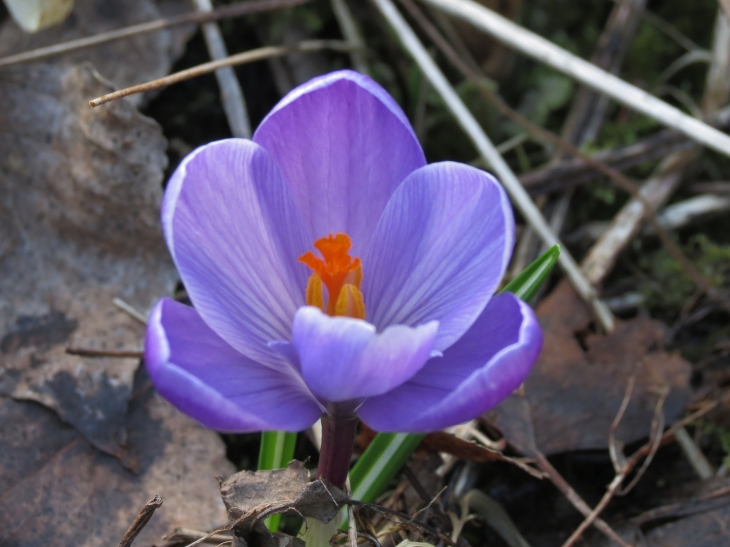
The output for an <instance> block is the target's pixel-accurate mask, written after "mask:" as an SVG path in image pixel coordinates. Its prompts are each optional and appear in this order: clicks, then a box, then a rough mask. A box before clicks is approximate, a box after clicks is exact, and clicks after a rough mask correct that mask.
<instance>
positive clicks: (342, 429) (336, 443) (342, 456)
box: [317, 404, 358, 489]
mask: <svg viewBox="0 0 730 547" xmlns="http://www.w3.org/2000/svg"><path fill="white" fill-rule="evenodd" d="M327 410H328V413H327V414H325V415H323V416H322V450H321V451H320V455H319V467H318V468H317V477H318V478H324V479H327V480H328V481H329V482H331V483H332V484H333V485H334V486H336V487H337V488H340V489H344V488H345V481H346V480H347V473H348V472H349V470H350V459H351V458H352V447H353V445H354V444H355V433H356V432H357V422H358V419H357V416H356V415H355V413H354V412H352V411H351V410H350V409H348V408H344V405H338V404H333V405H330V407H329V408H328V409H327Z"/></svg>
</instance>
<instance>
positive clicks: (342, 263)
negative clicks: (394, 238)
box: [299, 233, 365, 319]
mask: <svg viewBox="0 0 730 547" xmlns="http://www.w3.org/2000/svg"><path fill="white" fill-rule="evenodd" d="M351 247H352V242H351V241H350V236H348V235H347V234H342V233H340V234H335V235H332V234H330V235H328V236H326V237H322V238H320V239H318V240H317V241H315V242H314V248H315V249H317V250H318V251H319V252H320V254H321V255H322V258H319V257H318V256H316V255H315V254H314V253H313V252H312V251H307V252H306V253H304V254H303V255H302V256H300V257H299V262H302V263H303V264H306V265H307V266H308V267H309V268H311V269H312V271H313V272H314V273H312V275H311V276H309V282H308V283H307V305H308V306H316V307H318V308H319V309H320V310H322V311H323V312H325V313H327V314H328V315H345V316H347V317H355V318H357V319H365V303H364V302H363V299H362V293H361V292H360V283H361V282H362V264H361V262H360V259H359V258H357V257H355V258H353V257H351V256H350V248H351ZM322 286H324V287H327V305H326V307H325V302H324V291H323V289H322Z"/></svg>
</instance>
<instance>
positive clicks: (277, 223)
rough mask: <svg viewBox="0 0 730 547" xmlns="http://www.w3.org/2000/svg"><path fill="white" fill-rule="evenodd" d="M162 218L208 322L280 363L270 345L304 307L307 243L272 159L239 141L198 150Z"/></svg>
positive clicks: (180, 172)
mask: <svg viewBox="0 0 730 547" xmlns="http://www.w3.org/2000/svg"><path fill="white" fill-rule="evenodd" d="M162 222H163V228H164V231H165V238H166V240H167V245H168V247H169V248H170V251H171V252H172V255H173V258H174V260H175V263H176V265H177V268H178V271H179V272H180V276H181V277H182V280H183V283H184V284H185V288H186V289H187V291H188V294H189V295H190V298H191V300H192V301H193V303H194V305H195V308H196V309H197V310H198V312H199V313H200V315H201V317H202V318H203V320H204V321H205V322H206V323H207V324H208V326H210V328H212V329H213V330H214V331H215V332H216V333H217V334H218V335H219V336H221V337H222V338H223V339H224V340H225V341H226V342H228V343H229V344H230V345H232V346H233V347H234V348H235V349H237V350H238V351H240V352H242V353H243V354H245V355H246V356H248V357H250V358H252V359H254V360H256V361H259V362H262V363H264V364H267V365H269V366H276V363H278V362H279V361H280V360H279V359H278V357H276V356H275V352H273V351H272V350H270V349H269V348H268V347H267V346H266V344H267V343H268V342H269V341H271V340H280V339H287V338H289V333H290V330H291V321H292V318H293V317H294V313H295V312H296V310H297V308H299V307H300V306H302V305H303V304H304V291H305V287H306V281H307V269H306V267H305V266H303V265H302V264H299V263H297V257H299V255H301V254H302V253H304V252H305V251H306V250H307V249H308V248H309V247H310V246H311V237H310V236H309V234H308V232H307V230H306V228H305V227H304V224H303V222H302V220H301V216H300V215H299V213H298V211H297V208H296V205H295V204H294V200H293V198H292V196H291V192H290V191H289V188H288V186H287V185H286V183H285V182H284V179H283V177H282V174H281V170H280V169H279V168H278V166H277V165H276V162H275V161H274V159H273V158H272V157H271V155H270V154H269V153H268V152H267V151H266V150H264V149H263V148H261V147H260V146H259V145H257V144H255V143H253V142H251V141H247V140H243V139H229V140H224V141H218V142H214V143H211V144H208V145H206V146H203V147H201V148H198V149H197V150H196V151H194V152H193V153H192V154H190V155H189V156H187V158H185V160H184V161H183V163H182V164H181V165H180V167H178V169H177V170H176V171H175V173H174V174H173V176H172V178H171V180H170V183H169V184H168V187H167V190H166V192H165V198H164V201H163V206H162ZM272 356H274V357H272Z"/></svg>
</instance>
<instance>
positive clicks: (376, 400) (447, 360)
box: [359, 293, 542, 433]
mask: <svg viewBox="0 0 730 547" xmlns="http://www.w3.org/2000/svg"><path fill="white" fill-rule="evenodd" d="M541 347H542V331H541V330H540V325H539V324H538V322H537V319H536V317H535V314H534V313H533V311H532V309H531V308H530V307H529V306H528V305H527V304H525V303H524V302H522V301H521V300H519V299H518V298H517V297H515V296H514V295H512V294H510V293H504V294H500V295H498V296H495V297H494V298H493V299H492V300H491V301H490V302H489V304H487V307H486V308H485V309H484V312H482V314H481V315H480V316H479V318H478V319H477V321H475V322H474V324H473V325H472V327H471V328H470V329H469V330H468V331H467V332H466V333H465V334H464V336H463V337H462V338H461V339H460V340H459V341H458V342H456V343H455V344H454V345H453V346H451V347H450V348H448V349H447V350H446V351H445V352H444V355H443V357H434V358H432V359H430V360H429V361H428V363H426V365H425V366H424V367H423V368H422V369H421V370H420V371H419V372H418V373H417V374H416V375H415V376H414V377H413V378H411V380H409V381H408V382H406V383H405V384H403V385H402V386H400V387H398V388H396V389H394V390H393V391H391V392H390V393H387V394H385V395H382V396H380V397H372V398H370V399H368V400H367V401H365V403H364V404H363V405H362V406H361V407H360V410H359V414H360V416H361V417H362V418H363V420H365V422H367V424H368V425H369V426H370V427H372V428H374V429H376V430H378V431H402V432H410V433H416V432H427V431H435V430H438V429H443V428H445V427H450V426H452V425H456V424H459V423H462V422H465V421H468V420H471V419H472V418H475V417H476V416H479V415H480V414H482V413H483V412H486V411H487V410H489V409H490V408H492V407H494V406H495V405H497V404H498V403H499V402H500V401H502V400H503V399H504V398H506V397H507V396H508V395H509V394H510V393H512V391H514V390H515V389H517V387H519V385H520V384H521V383H522V382H523V381H524V380H525V378H526V377H527V374H528V373H529V371H530V369H531V368H532V365H533V364H534V363H535V361H536V360H537V356H538V354H539V353H540V348H541Z"/></svg>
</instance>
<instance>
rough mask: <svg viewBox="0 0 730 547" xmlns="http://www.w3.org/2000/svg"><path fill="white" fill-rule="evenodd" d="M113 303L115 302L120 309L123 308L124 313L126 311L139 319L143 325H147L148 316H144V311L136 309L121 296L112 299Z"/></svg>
mask: <svg viewBox="0 0 730 547" xmlns="http://www.w3.org/2000/svg"><path fill="white" fill-rule="evenodd" d="M112 304H114V305H115V306H116V307H117V308H119V309H120V310H122V311H123V312H124V313H126V314H127V315H129V316H130V317H132V318H134V319H136V320H137V321H139V322H140V323H142V324H143V325H146V324H147V318H146V317H145V316H144V314H142V313H140V312H138V311H137V310H135V309H134V308H133V307H132V306H130V305H129V304H127V303H126V302H125V301H124V300H122V299H121V298H115V299H114V300H112Z"/></svg>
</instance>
